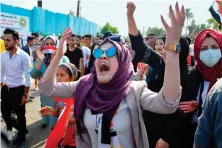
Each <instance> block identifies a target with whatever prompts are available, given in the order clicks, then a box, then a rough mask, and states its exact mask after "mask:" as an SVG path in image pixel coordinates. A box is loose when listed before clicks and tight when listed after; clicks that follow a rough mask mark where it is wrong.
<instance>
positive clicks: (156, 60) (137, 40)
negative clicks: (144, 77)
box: [129, 34, 202, 148]
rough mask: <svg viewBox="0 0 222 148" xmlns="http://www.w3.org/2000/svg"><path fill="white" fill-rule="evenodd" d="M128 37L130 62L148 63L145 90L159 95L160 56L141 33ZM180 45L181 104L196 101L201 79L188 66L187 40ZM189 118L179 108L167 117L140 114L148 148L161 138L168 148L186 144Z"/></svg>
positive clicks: (183, 39)
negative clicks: (131, 53) (132, 55)
mask: <svg viewBox="0 0 222 148" xmlns="http://www.w3.org/2000/svg"><path fill="white" fill-rule="evenodd" d="M129 36H130V40H131V44H132V49H133V50H135V53H136V54H135V57H134V61H133V63H134V64H135V63H137V62H141V61H142V62H144V63H146V64H149V65H150V66H151V67H152V68H153V73H152V76H151V80H150V83H149V85H148V88H149V89H150V90H152V91H154V92H159V91H160V89H161V88H162V86H163V80H164V70H165V63H164V61H163V59H162V57H161V56H160V55H159V54H157V53H156V52H155V51H154V50H153V49H151V48H150V47H148V46H146V44H145V43H144V42H143V37H142V36H141V35H140V34H139V35H138V36H132V35H129ZM180 44H181V47H182V51H181V53H180V73H181V86H182V96H181V101H191V100H196V97H197V94H198V90H199V87H200V83H201V81H202V77H201V75H200V73H199V72H198V71H197V70H196V69H195V67H188V64H187V56H188V54H189V45H188V43H187V41H186V39H185V38H183V37H181V40H180ZM135 65H136V64H135ZM191 117H192V113H191V114H185V113H183V111H180V110H179V109H178V110H177V111H176V112H175V113H174V114H170V115H162V114H156V113H152V112H149V111H143V118H144V123H145V126H146V130H147V135H148V139H149V144H150V148H154V147H155V146H156V142H157V141H158V140H159V139H160V138H162V139H163V140H164V141H166V142H168V143H169V144H170V147H174V145H180V147H182V144H183V142H185V141H184V138H185V136H186V130H189V129H187V127H186V126H187V125H188V123H189V122H190V120H191ZM181 133H182V134H181ZM178 135H180V136H178ZM181 135H182V136H181ZM183 136H184V137H183ZM175 147H176V146H175Z"/></svg>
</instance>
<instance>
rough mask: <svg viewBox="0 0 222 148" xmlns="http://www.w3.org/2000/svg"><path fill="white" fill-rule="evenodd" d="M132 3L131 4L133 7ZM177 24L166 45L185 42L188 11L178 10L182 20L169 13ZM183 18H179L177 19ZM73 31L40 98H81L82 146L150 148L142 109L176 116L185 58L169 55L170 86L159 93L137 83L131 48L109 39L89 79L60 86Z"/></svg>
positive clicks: (167, 83)
mask: <svg viewBox="0 0 222 148" xmlns="http://www.w3.org/2000/svg"><path fill="white" fill-rule="evenodd" d="M131 5H132V3H128V4H127V7H128V8H129V7H130V6H131ZM169 11H170V14H171V15H170V16H171V18H172V19H171V24H174V25H173V26H168V24H167V23H166V22H165V20H164V19H163V18H162V19H161V20H162V22H163V24H164V27H165V28H166V32H167V35H168V36H167V37H166V45H169V44H176V42H177V41H178V40H179V38H180V35H181V32H182V27H183V24H184V19H185V12H184V8H183V7H182V10H180V9H179V6H178V5H176V13H177V14H176V15H175V14H174V13H173V10H172V7H170V8H169ZM175 16H177V17H175ZM70 35H71V31H70V30H69V29H68V30H66V31H65V33H64V39H63V38H62V39H61V42H60V43H61V44H60V48H59V50H58V51H60V52H57V53H56V55H55V57H54V59H53V61H52V62H51V64H50V66H49V68H48V69H47V72H46V73H45V75H44V77H43V79H42V82H41V84H40V85H39V88H40V93H41V94H43V95H50V96H54V97H56V96H57V97H58V96H59V97H73V96H74V97H75V110H74V111H75V112H74V114H75V119H76V126H77V138H76V140H77V147H80V148H90V147H92V148H97V147H107V148H110V147H111V146H112V147H124V148H149V143H148V138H147V135H146V130H145V127H144V123H143V119H142V109H143V110H149V111H153V112H156V113H164V114H167V113H172V112H174V111H175V109H176V108H177V104H178V102H179V98H180V97H179V96H180V76H179V54H178V53H175V52H174V51H170V50H167V51H166V57H167V58H166V68H165V78H166V79H165V81H164V85H163V88H162V90H161V91H160V92H159V93H154V92H152V91H150V90H149V89H147V88H146V84H145V82H143V81H132V80H131V78H132V76H133V65H132V62H131V55H130V52H129V50H128V49H126V48H124V46H122V45H121V44H119V43H117V42H115V41H112V40H110V39H109V38H107V39H105V40H104V42H103V43H102V44H101V45H100V46H99V47H98V49H94V52H93V56H94V57H95V58H96V60H95V62H94V67H93V69H92V71H91V73H90V74H89V75H86V76H84V77H82V78H81V79H80V80H79V81H76V82H69V83H57V84H56V83H54V78H55V75H56V71H55V70H54V69H53V67H58V65H59V62H58V61H59V60H60V59H61V57H62V56H63V51H62V50H65V49H63V44H64V40H65V39H67V38H69V36H70Z"/></svg>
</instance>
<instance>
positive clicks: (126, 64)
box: [75, 38, 133, 134]
mask: <svg viewBox="0 0 222 148" xmlns="http://www.w3.org/2000/svg"><path fill="white" fill-rule="evenodd" d="M106 43H111V44H113V45H114V46H115V47H116V48H117V59H118V63H119V68H118V70H117V71H116V73H115V74H114V76H113V78H112V79H111V80H110V81H109V82H108V83H105V84H102V83H99V82H98V80H97V78H96V71H95V65H94V67H93V68H92V71H91V73H90V74H88V75H86V76H84V77H82V78H81V80H80V82H79V84H78V86H77V88H76V95H75V119H76V125H77V133H79V134H81V132H82V131H79V130H81V129H80V128H81V127H80V126H81V124H80V123H82V119H83V115H84V110H85V109H86V108H88V109H90V110H91V111H93V112H97V113H104V112H108V111H110V110H113V109H115V108H117V107H118V105H119V104H120V103H121V101H122V100H123V98H124V96H125V95H126V93H127V90H128V89H129V87H130V83H131V78H132V76H133V65H132V62H131V55H130V52H129V50H128V49H126V48H125V47H124V46H122V45H121V44H119V43H117V42H115V41H112V40H110V39H109V38H107V39H105V41H104V42H103V43H102V44H101V45H100V47H101V46H102V45H103V44H106Z"/></svg>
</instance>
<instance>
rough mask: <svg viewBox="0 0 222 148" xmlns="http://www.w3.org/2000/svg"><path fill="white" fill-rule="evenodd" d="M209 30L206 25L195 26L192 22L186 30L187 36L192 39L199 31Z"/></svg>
mask: <svg viewBox="0 0 222 148" xmlns="http://www.w3.org/2000/svg"><path fill="white" fill-rule="evenodd" d="M207 28H209V26H208V25H206V24H200V25H197V24H196V23H195V21H194V20H192V21H191V24H190V25H189V26H187V30H188V31H189V34H188V36H189V37H191V38H193V37H195V36H196V35H197V34H198V33H199V32H200V31H202V30H204V29H207Z"/></svg>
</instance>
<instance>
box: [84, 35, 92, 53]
mask: <svg viewBox="0 0 222 148" xmlns="http://www.w3.org/2000/svg"><path fill="white" fill-rule="evenodd" d="M82 45H83V46H86V47H88V48H90V49H91V47H92V35H91V34H85V35H84V36H83V37H82Z"/></svg>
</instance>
